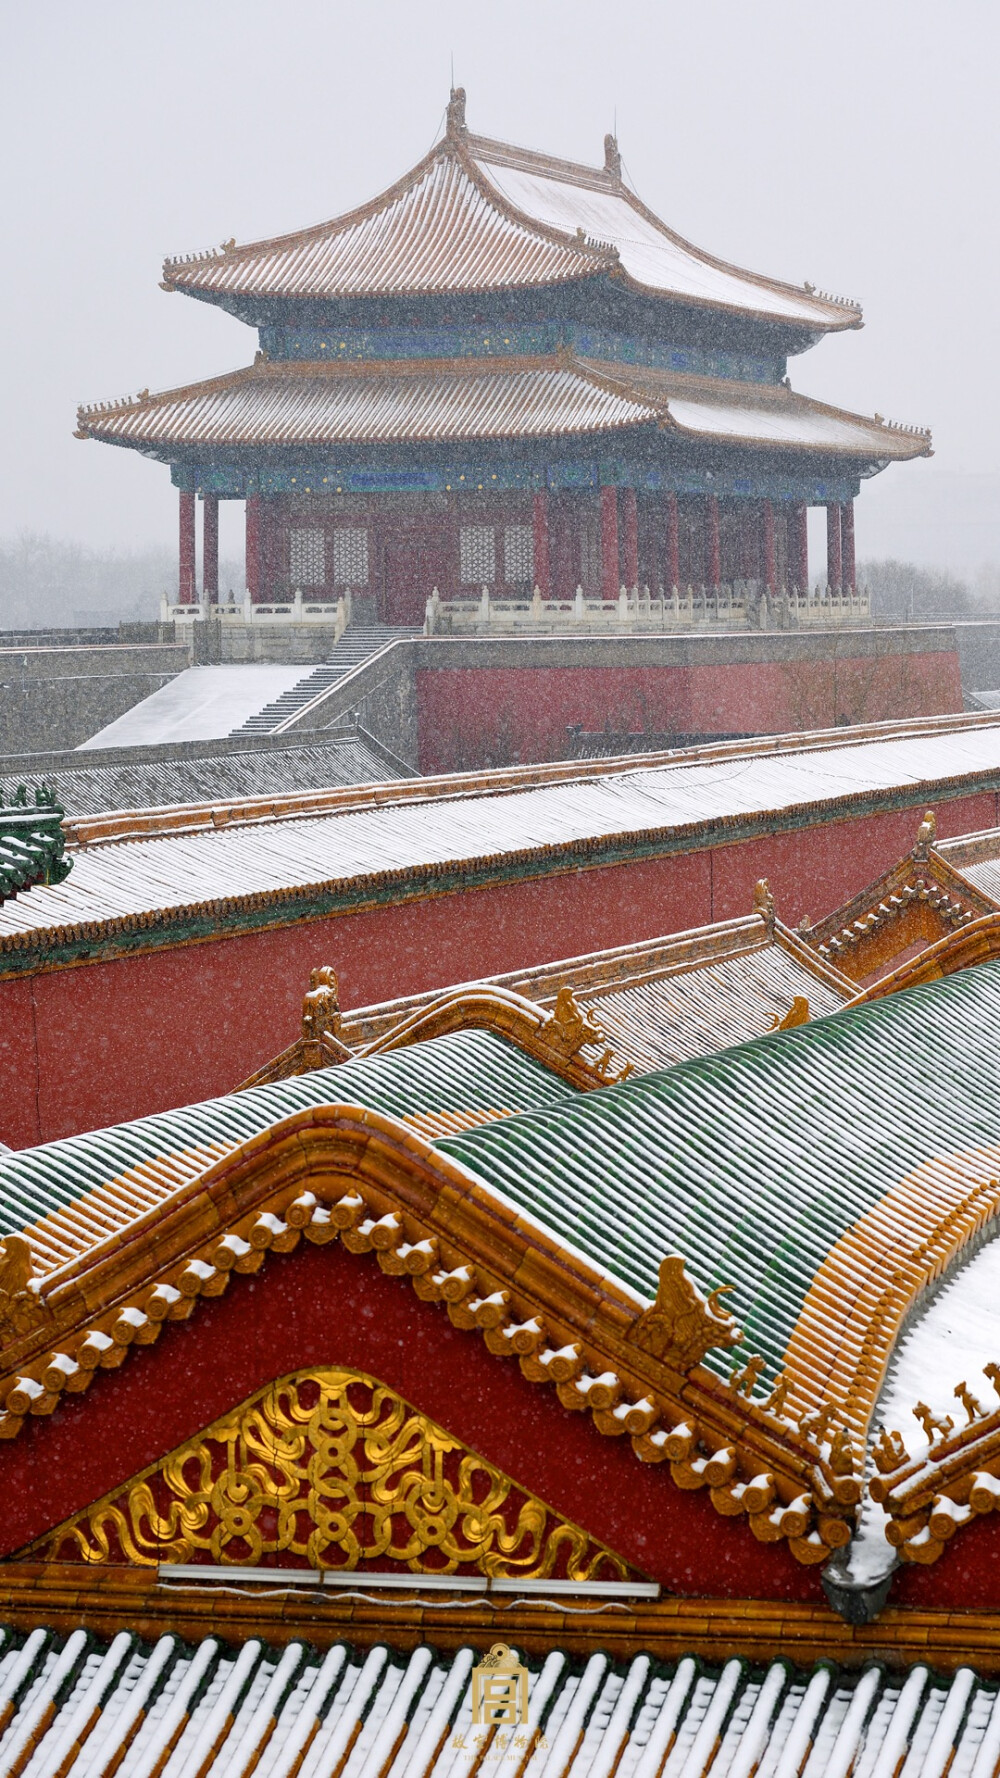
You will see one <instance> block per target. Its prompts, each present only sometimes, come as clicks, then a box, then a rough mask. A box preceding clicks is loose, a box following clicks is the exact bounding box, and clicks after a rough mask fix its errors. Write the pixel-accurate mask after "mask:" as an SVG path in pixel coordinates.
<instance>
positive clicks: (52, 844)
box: [0, 784, 72, 902]
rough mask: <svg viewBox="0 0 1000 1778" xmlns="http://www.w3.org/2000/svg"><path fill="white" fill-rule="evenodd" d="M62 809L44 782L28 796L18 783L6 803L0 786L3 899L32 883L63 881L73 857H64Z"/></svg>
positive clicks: (0, 890)
mask: <svg viewBox="0 0 1000 1778" xmlns="http://www.w3.org/2000/svg"><path fill="white" fill-rule="evenodd" d="M62 818H63V811H62V809H61V808H60V807H59V805H58V804H57V803H56V801H55V798H54V797H53V795H52V793H51V791H50V790H48V789H46V787H45V786H44V785H40V786H38V787H36V788H35V790H34V792H33V796H32V798H31V799H29V797H28V794H27V790H26V787H25V786H24V785H23V784H19V785H18V786H17V788H16V790H15V791H14V793H13V797H12V800H11V802H10V803H7V804H5V802H4V797H3V786H2V785H0V902H2V901H4V900H6V899H7V898H8V897H9V896H15V895H16V894H17V893H18V891H19V890H21V889H30V888H31V886H32V884H33V883H64V882H65V880H66V878H67V877H68V876H69V873H70V869H71V868H72V860H70V859H68V858H66V857H65V856H64V852H65V836H64V834H63V829H62Z"/></svg>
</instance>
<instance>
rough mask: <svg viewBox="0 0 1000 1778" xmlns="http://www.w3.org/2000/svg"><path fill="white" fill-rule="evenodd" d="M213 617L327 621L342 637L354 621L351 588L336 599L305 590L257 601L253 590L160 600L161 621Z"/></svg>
mask: <svg viewBox="0 0 1000 1778" xmlns="http://www.w3.org/2000/svg"><path fill="white" fill-rule="evenodd" d="M206 619H212V620H214V621H215V622H216V623H222V624H226V625H227V626H228V625H232V624H325V625H326V626H327V628H329V629H332V630H333V631H334V633H335V636H336V638H337V640H338V641H339V640H340V638H341V636H342V635H343V634H344V631H345V630H346V628H347V626H348V624H349V623H350V621H351V595H350V592H349V591H347V592H344V593H340V594H338V596H337V598H336V599H322V598H314V597H312V596H310V595H309V594H308V593H303V592H301V591H298V592H295V593H293V594H292V596H291V598H290V599H268V600H265V601H262V602H258V603H254V601H253V600H252V599H251V597H250V594H249V593H244V594H243V597H242V598H241V599H239V600H235V599H228V600H227V599H211V600H208V599H200V600H199V601H198V602H197V603H195V604H187V605H181V604H171V602H170V600H169V599H168V598H167V596H166V594H164V595H163V597H162V598H161V600H160V622H161V623H163V624H168V623H174V624H181V625H188V624H193V623H203V622H204V621H205V620H206Z"/></svg>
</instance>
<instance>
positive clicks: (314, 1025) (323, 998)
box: [296, 963, 351, 1073]
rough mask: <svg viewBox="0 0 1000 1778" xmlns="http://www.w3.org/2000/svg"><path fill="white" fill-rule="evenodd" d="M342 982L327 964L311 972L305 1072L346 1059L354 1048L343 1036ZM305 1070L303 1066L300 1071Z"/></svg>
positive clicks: (304, 1011) (304, 1024)
mask: <svg viewBox="0 0 1000 1778" xmlns="http://www.w3.org/2000/svg"><path fill="white" fill-rule="evenodd" d="M340 1024H341V1016H340V984H339V983H338V981H337V972H336V970H335V969H333V968H332V967H331V965H330V964H329V963H323V964H321V965H320V967H319V968H318V969H313V970H311V971H310V973H309V990H308V992H307V993H306V995H305V996H304V998H303V1001H302V1043H303V1045H304V1046H305V1051H306V1053H305V1056H304V1058H303V1060H304V1062H305V1071H306V1072H308V1070H309V1069H311V1068H325V1067H328V1066H329V1064H330V1063H331V1062H346V1061H347V1059H348V1057H349V1056H350V1053H351V1052H350V1050H349V1049H348V1048H347V1045H346V1044H345V1043H343V1042H342V1041H341V1038H340V1035H339V1033H340ZM296 1072H298V1073H302V1072H303V1070H302V1069H301V1068H300V1069H298V1070H296Z"/></svg>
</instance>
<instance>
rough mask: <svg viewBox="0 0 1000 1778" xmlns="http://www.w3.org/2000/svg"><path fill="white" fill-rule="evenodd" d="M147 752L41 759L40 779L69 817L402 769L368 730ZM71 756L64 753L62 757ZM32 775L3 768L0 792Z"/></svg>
mask: <svg viewBox="0 0 1000 1778" xmlns="http://www.w3.org/2000/svg"><path fill="white" fill-rule="evenodd" d="M145 751H147V750H146V749H142V748H135V747H133V748H128V749H125V748H123V749H121V755H122V757H121V759H120V761H118V762H116V761H114V760H111V759H107V760H105V761H102V763H101V764H100V765H90V764H84V763H83V759H84V758H85V757H86V756H82V757H81V763H80V764H79V765H75V764H74V765H65V764H59V765H58V766H56V767H55V769H54V770H53V769H50V768H47V766H46V764H45V763H44V756H40V759H39V769H38V774H37V775H38V776H41V777H43V778H44V780H45V782H46V783H47V784H52V785H54V786H55V791H56V796H57V799H58V800H59V802H60V803H61V805H62V807H63V808H64V809H65V811H66V813H67V815H98V814H102V813H103V812H104V811H106V810H112V809H156V808H167V807H171V806H173V805H174V804H178V803H207V802H228V801H231V800H232V799H234V798H237V797H244V796H271V795H278V794H282V793H285V792H289V791H295V790H323V789H327V788H328V787H330V786H334V785H341V784H382V783H386V782H387V781H388V780H390V779H394V778H399V777H402V776H403V770H404V768H403V767H402V766H401V765H400V764H399V763H397V762H394V761H393V760H392V758H391V756H390V755H389V754H387V753H384V752H383V751H382V750H381V749H380V748H378V747H377V746H376V745H375V743H374V742H373V741H371V740H370V738H369V737H368V736H367V735H365V734H364V733H363V732H359V731H357V730H352V731H351V732H350V733H348V734H346V735H344V736H337V737H336V738H331V737H329V736H323V737H322V738H321V739H320V738H317V739H316V740H314V741H312V742H310V743H309V744H306V745H302V746H299V747H281V748H275V749H250V748H247V750H246V751H245V752H238V753H233V752H229V751H227V752H224V753H223V752H221V751H217V750H216V749H215V747H214V746H213V743H212V742H211V741H206V742H204V743H203V750H202V751H200V752H198V753H197V754H196V756H195V757H193V758H192V757H190V756H189V757H186V758H174V759H163V758H151V759H143V757H142V755H143V753H144V752H145ZM63 758H65V756H63ZM26 775H29V776H34V775H35V774H31V772H30V764H29V762H28V761H27V760H24V761H22V763H21V765H20V775H19V776H15V775H14V774H10V775H8V774H7V773H6V772H4V771H3V769H2V767H0V794H5V795H6V796H7V797H8V799H9V798H10V796H11V795H12V794H13V792H14V791H15V790H16V787H17V784H18V783H23V782H24V779H25V776H26Z"/></svg>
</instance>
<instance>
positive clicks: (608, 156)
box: [604, 136, 622, 179]
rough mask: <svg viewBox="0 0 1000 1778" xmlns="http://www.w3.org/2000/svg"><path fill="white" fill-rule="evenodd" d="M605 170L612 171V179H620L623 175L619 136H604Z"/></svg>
mask: <svg viewBox="0 0 1000 1778" xmlns="http://www.w3.org/2000/svg"><path fill="white" fill-rule="evenodd" d="M604 171H605V172H606V173H610V174H611V177H612V179H620V178H621V176H622V157H621V155H620V154H619V152H618V137H617V136H605V138H604Z"/></svg>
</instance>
